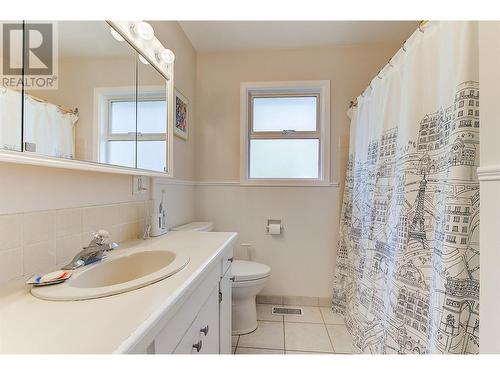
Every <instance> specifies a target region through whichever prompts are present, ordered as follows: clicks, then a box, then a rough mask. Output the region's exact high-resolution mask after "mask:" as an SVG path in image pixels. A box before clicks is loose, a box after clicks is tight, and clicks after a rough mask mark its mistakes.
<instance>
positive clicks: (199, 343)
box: [193, 340, 203, 353]
mask: <svg viewBox="0 0 500 375" xmlns="http://www.w3.org/2000/svg"><path fill="white" fill-rule="evenodd" d="M202 345H203V342H202V341H201V340H200V341H198V342H197V343H196V344H193V348H195V349H196V352H197V353H199V352H200V350H201V347H202Z"/></svg>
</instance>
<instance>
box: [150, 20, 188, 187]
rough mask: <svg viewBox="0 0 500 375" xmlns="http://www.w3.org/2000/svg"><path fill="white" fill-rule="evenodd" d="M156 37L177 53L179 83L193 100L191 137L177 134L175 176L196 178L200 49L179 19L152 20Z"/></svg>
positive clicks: (176, 76)
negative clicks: (197, 53) (195, 114)
mask: <svg viewBox="0 0 500 375" xmlns="http://www.w3.org/2000/svg"><path fill="white" fill-rule="evenodd" d="M150 23H151V25H152V26H153V28H154V30H155V35H156V37H157V38H158V39H159V40H160V41H161V42H162V43H163V45H164V46H165V47H167V48H170V49H171V50H172V51H174V53H175V72H174V74H175V87H176V89H178V90H179V91H180V92H181V93H182V94H183V95H184V96H185V97H186V98H188V100H189V104H190V107H189V109H190V114H189V123H190V128H189V139H188V140H187V141H184V140H183V139H180V138H178V137H174V178H176V179H181V180H193V179H194V178H195V172H194V168H195V141H194V139H195V137H196V118H195V116H194V108H195V86H196V60H197V56H196V51H195V50H194V48H193V46H192V45H191V42H190V41H189V39H188V38H187V37H186V35H185V34H184V31H182V29H181V27H180V26H179V24H178V23H177V22H173V21H151V22H150Z"/></svg>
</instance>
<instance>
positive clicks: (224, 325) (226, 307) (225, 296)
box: [219, 252, 233, 354]
mask: <svg viewBox="0 0 500 375" xmlns="http://www.w3.org/2000/svg"><path fill="white" fill-rule="evenodd" d="M232 263H233V255H232V252H231V254H230V256H229V257H224V258H223V259H222V269H221V273H222V277H221V280H220V283H219V301H220V303H219V327H220V328H219V330H220V342H219V353H220V354H231V331H232V327H231V318H232V317H231V305H232V290H233V281H232V280H233V279H232V276H233V275H232V272H231V268H232V267H231V265H232ZM228 332H229V334H228Z"/></svg>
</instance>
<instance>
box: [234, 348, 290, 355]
mask: <svg viewBox="0 0 500 375" xmlns="http://www.w3.org/2000/svg"><path fill="white" fill-rule="evenodd" d="M235 354H285V353H284V351H283V349H257V348H242V347H240V346H238V348H237V349H236V353H235Z"/></svg>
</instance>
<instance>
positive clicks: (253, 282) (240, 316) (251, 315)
mask: <svg viewBox="0 0 500 375" xmlns="http://www.w3.org/2000/svg"><path fill="white" fill-rule="evenodd" d="M232 274H233V277H234V282H233V302H232V325H233V328H232V330H233V335H243V334H246V333H250V332H253V331H255V330H256V329H257V307H256V305H255V297H256V296H257V294H258V293H259V292H260V291H261V290H262V289H263V288H264V285H265V284H266V281H267V279H268V278H269V275H270V274H271V268H270V267H269V266H267V265H265V264H262V263H257V262H250V261H246V260H235V261H234V262H233V267H232Z"/></svg>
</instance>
